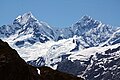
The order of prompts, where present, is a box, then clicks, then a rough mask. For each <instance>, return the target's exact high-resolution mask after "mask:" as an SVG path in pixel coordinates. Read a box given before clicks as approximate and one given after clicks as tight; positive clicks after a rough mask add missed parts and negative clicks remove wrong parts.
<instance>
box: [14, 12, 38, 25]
mask: <svg viewBox="0 0 120 80" xmlns="http://www.w3.org/2000/svg"><path fill="white" fill-rule="evenodd" d="M36 20H37V19H36V18H35V17H34V16H33V14H32V13H31V12H27V13H24V14H23V15H19V16H18V17H17V18H16V19H15V21H14V22H17V23H19V24H21V25H24V24H26V23H27V22H31V21H36Z"/></svg>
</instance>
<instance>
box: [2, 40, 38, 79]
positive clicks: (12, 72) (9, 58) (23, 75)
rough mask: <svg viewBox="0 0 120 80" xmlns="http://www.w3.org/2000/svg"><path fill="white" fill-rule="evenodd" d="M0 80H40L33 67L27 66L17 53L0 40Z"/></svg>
mask: <svg viewBox="0 0 120 80" xmlns="http://www.w3.org/2000/svg"><path fill="white" fill-rule="evenodd" d="M0 80H40V76H39V74H38V73H37V69H36V68H35V67H32V66H29V65H28V64H26V62H25V61H24V60H23V59H22V58H21V57H20V56H19V55H18V54H17V51H15V50H14V49H12V48H10V46H9V45H8V44H7V43H6V42H3V41H1V40H0Z"/></svg>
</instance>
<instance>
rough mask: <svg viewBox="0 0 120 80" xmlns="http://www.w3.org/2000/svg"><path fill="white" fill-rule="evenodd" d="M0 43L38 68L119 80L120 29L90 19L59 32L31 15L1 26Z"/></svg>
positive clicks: (87, 78) (90, 79)
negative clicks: (3, 42) (8, 46)
mask: <svg viewBox="0 0 120 80" xmlns="http://www.w3.org/2000/svg"><path fill="white" fill-rule="evenodd" d="M0 39H2V40H4V41H6V42H8V44H9V45H10V46H11V47H12V48H14V49H16V50H17V52H18V54H19V55H20V57H22V58H23V59H24V60H25V61H26V62H27V63H28V64H30V65H32V66H35V67H41V66H48V67H51V68H52V69H55V70H59V71H62V72H65V73H69V74H73V75H75V76H78V77H81V76H82V77H84V78H85V80H119V79H120V77H119V76H120V73H119V72H120V68H119V67H120V65H119V61H120V28H119V27H118V28H112V27H111V26H109V25H106V24H103V23H101V22H100V21H97V20H94V19H92V18H91V17H90V16H83V17H82V18H81V19H80V20H79V21H77V22H76V23H75V24H73V25H72V26H70V27H68V28H62V29H59V28H53V27H51V26H49V25H48V24H47V23H45V22H42V21H38V20H37V19H36V18H35V17H34V16H33V15H32V13H30V12H28V13H25V14H23V15H20V16H18V17H17V18H16V19H15V20H14V21H13V24H11V25H3V26H1V27H0ZM74 80H75V79H74Z"/></svg>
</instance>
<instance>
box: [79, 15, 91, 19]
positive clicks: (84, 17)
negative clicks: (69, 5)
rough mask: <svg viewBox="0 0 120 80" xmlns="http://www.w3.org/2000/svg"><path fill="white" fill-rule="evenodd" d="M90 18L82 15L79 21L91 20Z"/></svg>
mask: <svg viewBox="0 0 120 80" xmlns="http://www.w3.org/2000/svg"><path fill="white" fill-rule="evenodd" d="M91 19H92V18H91V17H90V16H88V15H84V16H83V17H82V18H81V20H91Z"/></svg>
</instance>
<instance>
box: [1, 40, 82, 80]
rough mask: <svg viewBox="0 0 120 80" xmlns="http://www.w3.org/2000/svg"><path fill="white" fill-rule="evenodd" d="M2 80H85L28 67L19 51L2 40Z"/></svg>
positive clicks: (47, 69) (47, 68)
mask: <svg viewBox="0 0 120 80" xmlns="http://www.w3.org/2000/svg"><path fill="white" fill-rule="evenodd" d="M0 79H1V80H83V79H82V78H78V77H75V76H73V75H70V74H66V73H63V72H59V71H57V70H52V69H51V68H49V67H33V66H30V65H28V64H27V63H26V62H25V61H24V60H22V58H20V56H19V55H18V53H17V51H15V50H14V49H12V48H11V47H10V46H9V45H8V44H7V43H6V42H3V41H1V40H0Z"/></svg>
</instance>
